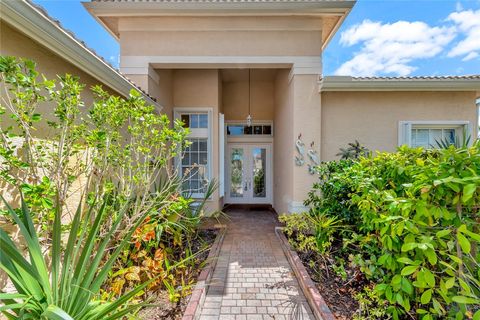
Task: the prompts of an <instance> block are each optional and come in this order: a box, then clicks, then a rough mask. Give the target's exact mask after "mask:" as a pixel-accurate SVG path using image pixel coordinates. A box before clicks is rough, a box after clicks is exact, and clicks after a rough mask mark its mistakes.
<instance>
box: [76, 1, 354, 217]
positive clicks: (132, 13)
mask: <svg viewBox="0 0 480 320" xmlns="http://www.w3.org/2000/svg"><path fill="white" fill-rule="evenodd" d="M240 3H241V5H239V4H240ZM353 3H354V2H353V1H349V0H342V1H335V2H332V1H273V0H272V1H250V2H248V5H247V4H245V3H244V2H243V1H242V2H240V1H230V0H229V1H222V0H219V1H190V0H189V1H181V0H180V1H174V2H172V1H154V2H142V3H140V4H136V5H135V6H132V5H131V3H129V2H128V1H127V2H115V3H113V2H105V1H98V2H91V3H86V4H85V7H86V8H87V9H88V10H89V11H90V12H91V13H92V14H93V15H94V16H95V17H96V18H97V19H98V20H99V21H101V22H102V23H103V24H104V25H105V26H106V27H107V29H109V30H110V32H112V34H114V36H115V37H117V38H118V39H119V42H120V47H121V57H120V68H121V70H122V72H124V73H125V74H127V76H128V77H129V78H131V79H132V80H133V81H134V82H135V83H137V84H138V85H140V86H141V87H142V88H144V89H145V90H146V91H147V92H148V93H149V94H150V95H152V96H154V97H155V98H157V99H158V101H159V102H160V104H161V105H162V106H163V109H162V112H164V113H166V114H168V115H169V116H170V117H171V118H174V115H175V114H176V113H179V114H178V116H179V117H182V116H183V117H189V115H187V114H182V112H184V111H181V110H182V109H183V110H190V111H188V112H190V113H191V116H192V119H193V120H192V121H196V120H195V119H196V118H197V117H198V119H200V118H202V119H205V117H206V116H208V120H207V123H208V124H207V125H206V126H205V127H195V128H192V129H195V131H196V133H195V134H196V135H195V136H194V137H192V139H195V145H194V148H195V150H193V149H192V150H191V151H190V154H189V155H188V160H184V163H182V165H183V166H184V168H182V170H185V171H186V172H191V171H189V170H190V168H192V167H193V166H194V164H195V161H197V159H198V161H199V162H201V161H203V163H198V164H199V165H201V166H203V167H201V168H200V169H201V170H199V171H198V174H199V175H197V172H194V174H193V176H192V179H191V180H190V182H189V185H188V186H187V187H188V188H193V189H198V190H199V191H201V181H202V180H205V179H207V180H212V179H216V180H217V181H219V183H220V187H219V189H218V190H217V191H216V192H215V194H214V195H212V197H211V200H210V201H209V204H210V206H209V209H213V210H215V209H221V208H222V207H223V206H224V205H225V204H228V203H239V202H241V203H265V204H272V205H273V207H274V208H275V209H276V210H277V211H278V212H294V211H298V210H302V209H303V206H302V202H303V200H304V199H305V197H306V195H307V192H308V190H309V188H310V186H311V185H312V183H313V182H314V177H313V176H312V175H310V173H309V172H308V169H307V167H306V165H304V166H302V167H300V166H296V165H295V155H296V149H295V141H296V138H297V137H298V136H299V135H300V134H301V135H302V137H303V138H304V141H305V143H306V144H307V145H311V146H312V149H314V150H312V151H315V152H317V153H318V154H320V152H321V150H320V146H321V139H320V138H321V130H322V129H321V113H322V110H321V99H320V93H319V78H320V76H321V74H322V60H321V55H322V50H323V48H324V47H325V46H326V45H327V43H328V41H329V40H330V38H331V37H332V36H333V34H334V33H335V31H336V29H337V28H338V26H339V25H340V24H341V21H342V20H343V19H344V17H345V16H346V14H347V13H348V12H349V10H350V9H351V7H352V6H353ZM249 70H250V71H251V83H250V84H251V90H252V91H251V95H249V94H248V88H249V85H248V83H249V81H247V77H248V74H249ZM249 96H250V97H251V108H250V109H251V110H248V106H249V99H248V97H249ZM195 108H197V112H193V113H192V111H191V109H195ZM249 111H250V112H251V116H252V118H253V123H252V127H251V130H253V132H254V133H255V130H257V132H260V131H258V130H262V131H261V132H262V135H263V125H264V124H270V125H271V127H270V129H271V130H272V131H271V133H269V134H266V135H269V137H268V138H269V139H270V141H264V140H259V141H254V140H252V139H250V140H249V141H238V139H240V138H241V137H234V136H233V135H232V134H231V135H228V134H227V133H228V131H227V130H228V128H227V127H228V125H229V124H236V125H243V124H245V121H246V119H247V116H248V115H249ZM192 123H193V124H195V125H196V123H195V122H192ZM204 125H205V123H203V124H202V126H204ZM248 130H250V129H248ZM267 130H268V129H267ZM267 132H268V131H267ZM244 133H246V134H244V135H245V136H247V135H249V134H250V133H249V132H248V131H247V132H244ZM254 135H255V134H252V136H254ZM243 138H252V137H243ZM256 138H262V139H264V138H266V137H264V136H262V137H256ZM240 168H241V169H240ZM199 193H201V192H199Z"/></svg>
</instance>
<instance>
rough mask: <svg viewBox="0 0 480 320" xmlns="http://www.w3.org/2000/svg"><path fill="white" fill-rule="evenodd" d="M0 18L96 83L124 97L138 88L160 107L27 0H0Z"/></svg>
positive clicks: (147, 99) (158, 105) (160, 107)
mask: <svg viewBox="0 0 480 320" xmlns="http://www.w3.org/2000/svg"><path fill="white" fill-rule="evenodd" d="M0 10H1V13H2V14H1V19H2V20H4V21H5V22H6V23H8V24H10V25H12V26H13V27H14V28H16V29H18V30H19V31H20V32H22V33H24V34H26V35H27V36H28V37H30V38H32V39H33V40H34V41H37V42H39V43H40V44H41V45H43V46H45V47H46V48H47V49H49V50H50V51H52V52H53V53H55V54H56V55H58V56H59V57H61V58H63V59H65V60H67V61H68V62H69V63H71V64H73V65H74V66H76V67H78V68H79V69H81V70H83V71H84V72H86V73H87V74H89V75H90V76H92V77H93V78H95V79H97V80H98V81H99V82H101V83H103V84H105V85H106V86H108V87H110V88H111V89H113V90H115V91H117V92H118V93H120V94H121V95H123V96H125V97H128V95H129V93H130V90H132V89H134V90H137V91H139V92H140V93H141V94H142V95H143V97H144V99H145V101H146V102H147V103H148V104H150V105H153V106H155V107H156V108H157V110H159V111H160V110H161V109H162V108H163V107H162V106H161V105H160V104H158V103H157V102H156V101H155V100H154V99H153V98H152V97H150V96H149V95H148V94H146V93H145V92H143V91H142V90H141V89H139V88H138V87H137V86H136V85H135V84H134V83H133V82H131V81H130V80H128V79H127V78H126V77H125V76H124V75H123V74H121V73H120V72H119V71H118V70H116V69H115V68H113V67H112V66H111V65H109V64H108V63H107V62H105V61H104V60H103V59H102V58H100V57H99V56H97V55H96V54H95V53H94V52H93V51H92V50H90V49H89V48H87V47H86V46H85V45H84V44H83V43H82V42H81V41H79V40H77V39H76V38H75V37H74V36H73V35H72V34H70V33H69V32H67V31H66V30H65V29H63V28H62V27H60V26H59V25H58V24H56V23H55V22H54V21H52V19H51V18H50V17H49V16H48V15H46V13H44V12H42V10H40V9H39V8H37V7H36V6H35V5H33V4H31V3H29V2H27V1H0Z"/></svg>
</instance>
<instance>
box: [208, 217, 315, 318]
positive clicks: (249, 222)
mask: <svg viewBox="0 0 480 320" xmlns="http://www.w3.org/2000/svg"><path fill="white" fill-rule="evenodd" d="M228 214H229V216H230V221H228V222H227V224H228V229H227V234H226V235H225V239H224V242H223V245H222V248H221V251H220V256H219V258H218V261H217V265H216V267H215V271H214V273H213V277H212V280H211V282H210V283H209V287H208V291H207V296H206V298H205V303H204V305H203V307H202V310H201V316H200V320H214V319H215V320H220V319H221V320H227V319H232V320H250V319H252V320H253V319H259V320H273V319H275V320H283V319H285V320H286V319H314V318H313V315H312V313H311V311H310V308H309V306H308V303H307V301H306V300H305V297H304V295H303V293H302V292H301V290H300V288H299V286H298V283H297V281H296V279H295V276H294V275H293V273H292V270H291V269H290V266H289V264H288V261H287V258H286V257H285V255H284V253H283V251H282V248H281V247H280V243H279V241H278V240H277V238H276V236H275V224H276V222H275V221H276V220H275V218H274V216H273V214H272V213H270V212H263V211H258V212H251V211H250V212H240V211H235V212H229V213H228Z"/></svg>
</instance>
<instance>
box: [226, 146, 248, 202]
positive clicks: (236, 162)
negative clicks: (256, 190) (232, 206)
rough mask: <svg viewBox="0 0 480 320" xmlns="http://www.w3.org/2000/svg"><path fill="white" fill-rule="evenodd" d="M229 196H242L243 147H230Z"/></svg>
mask: <svg viewBox="0 0 480 320" xmlns="http://www.w3.org/2000/svg"><path fill="white" fill-rule="evenodd" d="M229 159H230V164H229V165H230V198H243V196H244V188H243V186H244V183H243V181H244V171H245V165H244V162H245V161H244V159H245V157H244V149H243V148H232V149H231V151H230V158H229Z"/></svg>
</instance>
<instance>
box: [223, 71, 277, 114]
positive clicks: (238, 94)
mask: <svg viewBox="0 0 480 320" xmlns="http://www.w3.org/2000/svg"><path fill="white" fill-rule="evenodd" d="M248 87H249V84H248V81H235V82H225V83H223V104H224V108H225V119H226V120H243V121H244V120H245V119H246V118H247V116H248V103H249V101H248ZM274 94H275V88H274V81H273V80H272V81H268V80H263V81H262V80H253V79H252V81H251V83H250V103H251V106H250V109H251V115H252V118H253V119H255V121H261V120H273V117H274V101H275V99H274Z"/></svg>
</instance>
